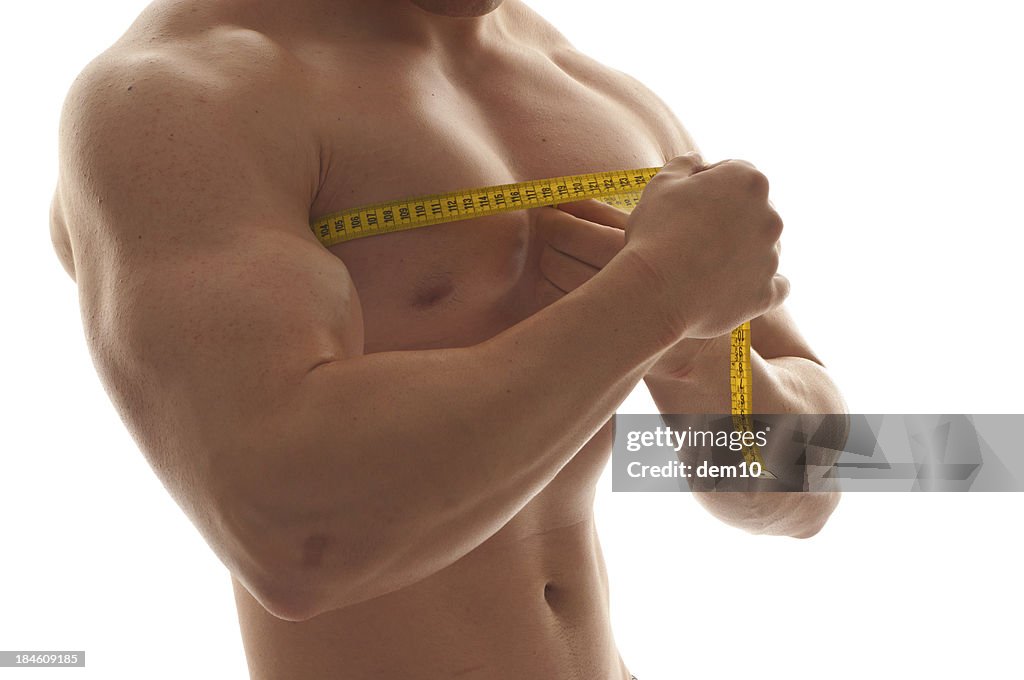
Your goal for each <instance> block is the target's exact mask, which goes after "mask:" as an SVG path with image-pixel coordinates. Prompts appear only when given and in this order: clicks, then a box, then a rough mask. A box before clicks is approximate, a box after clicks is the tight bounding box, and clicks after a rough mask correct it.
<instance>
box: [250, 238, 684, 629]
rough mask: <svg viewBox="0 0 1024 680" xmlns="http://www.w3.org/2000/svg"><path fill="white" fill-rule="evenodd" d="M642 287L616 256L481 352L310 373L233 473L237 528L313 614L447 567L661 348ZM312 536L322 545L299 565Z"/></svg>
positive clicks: (574, 447) (550, 467) (500, 521)
mask: <svg viewBox="0 0 1024 680" xmlns="http://www.w3.org/2000/svg"><path fill="white" fill-rule="evenodd" d="M646 288H647V286H645V285H644V282H643V280H642V279H640V278H638V277H637V274H636V272H634V271H633V270H631V269H630V267H629V266H628V262H627V261H625V259H624V260H621V261H620V260H619V258H616V262H614V263H612V264H611V265H609V267H607V268H606V270H605V271H602V272H601V274H600V275H598V276H595V277H594V278H593V279H592V280H591V281H590V282H588V283H587V284H586V285H585V286H583V287H581V288H579V289H577V290H576V291H574V292H573V293H572V294H571V295H568V296H566V297H564V298H562V299H561V300H559V301H558V302H556V303H555V304H553V305H551V306H550V307H548V308H546V309H544V310H542V311H541V312H539V313H538V314H536V315H534V316H532V317H530V318H528V319H526V320H525V321H523V322H521V323H520V324H518V325H516V326H514V327H512V328H510V329H508V330H507V331H505V332H503V333H501V334H499V335H498V336H496V337H494V338H492V339H491V340H489V341H487V342H485V343H483V344H480V345H477V346H474V347H468V348H461V349H448V350H428V351H407V352H387V353H379V354H372V355H367V356H362V357H357V358H353V359H348V360H342V361H336V362H332V363H328V364H324V365H321V366H319V367H317V368H316V369H314V370H313V371H311V372H310V373H309V374H308V375H307V376H306V378H305V379H304V381H303V383H302V385H301V387H300V389H298V390H297V392H296V396H295V398H294V399H292V400H291V403H290V406H289V408H287V409H285V410H283V411H282V413H281V414H280V417H278V418H276V419H275V420H274V422H273V423H271V424H268V425H267V426H265V427H264V432H266V433H267V434H265V435H263V438H265V439H267V440H268V441H270V442H275V443H276V445H271V446H265V447H261V448H259V449H258V450H257V454H256V459H255V460H254V459H253V457H252V456H247V459H246V464H245V468H244V470H240V471H239V472H240V474H239V475H238V476H237V479H238V482H237V487H236V488H235V491H234V494H235V495H236V498H237V499H239V501H238V502H239V503H240V504H241V505H243V507H242V509H241V510H240V512H243V513H247V521H246V522H245V523H243V526H247V527H249V530H250V531H255V532H256V533H257V534H258V538H259V540H265V541H268V542H269V543H270V544H271V545H272V548H271V549H272V550H273V552H274V554H275V556H276V558H275V559H277V560H278V561H279V568H280V570H281V571H284V572H286V573H292V572H293V573H295V574H306V575H307V578H306V579H304V580H303V582H304V583H308V584H309V585H310V588H312V590H313V592H311V593H307V594H306V596H307V597H311V598H313V599H315V600H316V601H317V603H316V605H315V608H317V609H330V608H336V607H340V606H343V605H345V604H349V603H353V602H355V601H358V600H361V599H368V598H371V597H374V596H377V595H380V594H383V593H385V592H389V591H391V590H394V589H397V588H400V587H402V586H404V585H407V584H409V583H412V582H415V581H417V580H420V579H422V578H425V577H426V576H428V575H430V574H432V573H434V572H436V571H438V570H440V569H442V568H444V567H445V566H447V565H448V564H450V563H452V562H453V561H454V560H456V559H458V558H459V557H461V556H462V555H464V554H465V553H467V552H468V551H470V550H472V549H473V548H475V547H476V546H477V545H479V544H480V543H482V542H483V541H484V540H486V539H487V538H488V537H489V536H491V535H492V534H493V533H494V532H496V531H497V530H498V529H499V528H500V527H501V526H502V525H504V524H505V523H506V522H507V521H508V520H510V519H511V518H512V517H513V516H514V515H515V514H516V513H517V512H518V511H519V510H520V509H521V508H522V507H523V506H524V505H525V504H526V503H527V502H528V501H529V500H530V499H531V498H532V497H533V496H535V495H536V494H537V493H538V492H539V491H540V490H541V489H543V488H544V486H545V485H547V484H548V483H549V482H550V481H551V479H552V478H553V477H554V476H555V475H556V474H557V473H558V471H559V470H560V469H561V468H562V467H563V466H564V465H565V464H566V463H567V462H568V461H569V460H570V459H571V458H572V456H573V455H575V453H576V452H577V451H578V450H579V449H580V448H581V447H582V446H583V445H584V444H585V443H586V442H587V441H588V440H589V439H590V437H591V436H592V435H593V434H594V433H595V432H596V431H597V430H598V429H599V428H600V427H601V426H602V425H603V424H604V423H605V422H606V421H607V420H608V418H609V417H611V415H612V414H613V413H614V410H615V408H616V407H617V406H618V404H619V403H621V401H622V400H623V399H624V398H625V397H626V396H627V395H628V394H629V391H630V390H631V389H632V388H633V387H634V386H635V385H636V383H637V382H638V381H639V380H640V379H641V377H642V375H643V374H644V372H645V370H646V369H647V367H648V366H649V365H650V363H651V362H652V360H653V358H654V357H655V356H656V355H657V354H658V353H659V352H660V351H661V350H662V349H664V347H665V345H666V344H667V343H670V342H671V340H672V339H671V338H670V337H668V334H667V333H666V334H662V335H660V336H659V335H658V334H657V333H651V332H650V330H648V329H651V328H655V327H658V326H659V324H658V323H657V322H652V318H651V311H650V308H651V306H650V304H649V301H648V300H649V298H648V296H649V293H648V290H646ZM268 480H271V483H268ZM246 504H248V505H247V506H246ZM255 538H257V537H254V539H255ZM311 540H312V541H313V542H314V543H318V544H322V545H323V546H324V548H323V550H322V551H321V553H322V554H320V555H319V557H318V560H317V563H316V564H315V565H314V568H312V569H310V568H303V567H302V561H303V554H304V553H303V551H304V548H303V546H304V544H306V542H307V541H311ZM308 566H309V565H306V567H308Z"/></svg>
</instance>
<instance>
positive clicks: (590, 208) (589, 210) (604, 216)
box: [556, 198, 629, 229]
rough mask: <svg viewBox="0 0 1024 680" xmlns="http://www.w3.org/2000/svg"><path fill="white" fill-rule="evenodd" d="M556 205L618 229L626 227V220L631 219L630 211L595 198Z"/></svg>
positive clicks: (588, 219)
mask: <svg viewBox="0 0 1024 680" xmlns="http://www.w3.org/2000/svg"><path fill="white" fill-rule="evenodd" d="M556 207H557V208H558V209H559V210H561V211H563V212H567V213H569V214H570V215H572V216H574V217H578V218H580V219H581V220H587V221H588V222H596V223H597V224H603V225H605V226H608V227H615V228H616V229H625V228H626V221H627V220H628V219H629V213H627V212H624V211H622V210H619V209H618V208H616V207H615V206H612V205H608V204H607V203H604V202H602V201H599V200H596V199H593V198H588V199H587V200H585V201H574V202H572V203H560V204H558V205H557V206H556Z"/></svg>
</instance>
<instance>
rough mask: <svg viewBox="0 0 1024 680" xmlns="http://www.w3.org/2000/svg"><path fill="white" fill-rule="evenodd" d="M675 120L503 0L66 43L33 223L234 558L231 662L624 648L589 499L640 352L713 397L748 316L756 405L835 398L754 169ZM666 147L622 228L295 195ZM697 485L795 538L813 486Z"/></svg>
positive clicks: (172, 4) (175, 11)
mask: <svg viewBox="0 0 1024 680" xmlns="http://www.w3.org/2000/svg"><path fill="white" fill-rule="evenodd" d="M693 149H694V145H693V142H692V141H691V140H690V138H689V137H688V136H687V134H686V132H685V131H684V130H683V128H682V127H681V126H680V125H679V124H678V123H677V121H676V120H675V119H674V117H673V115H672V114H671V113H670V112H669V111H668V110H667V109H666V107H665V106H664V105H663V104H662V103H661V102H660V101H659V100H658V99H657V98H656V97H655V96H654V95H653V94H652V93H650V92H649V91H647V90H646V89H645V88H644V87H643V86H641V85H640V84H639V83H637V82H636V81H634V80H632V79H631V78H629V77H627V76H625V75H623V74H621V73H618V72H616V71H613V70H611V69H608V68H606V67H604V66H602V65H600V64H598V63H595V62H594V61H593V60H591V59H588V58H587V57H586V56H584V55H582V54H580V53H579V52H577V51H575V50H574V49H573V47H572V46H571V45H570V44H569V43H568V42H567V41H566V40H565V38H563V37H562V36H561V35H560V34H559V33H558V32H557V31H556V30H555V29H554V28H552V27H551V26H550V25H548V24H547V23H545V22H544V21H543V20H542V19H541V18H540V17H538V16H537V15H536V14H535V13H533V12H532V11H531V10H529V9H528V8H527V7H526V6H524V5H523V4H522V3H521V2H520V0H505V2H502V0H376V1H369V0H289V1H288V2H285V1H284V0H158V1H157V2H155V3H154V4H153V5H151V6H150V7H149V8H148V9H147V10H146V11H145V12H144V13H143V14H142V16H141V17H140V18H139V19H138V20H137V21H136V22H135V24H134V25H133V26H132V27H131V28H130V29H129V31H128V32H127V34H126V35H125V36H124V37H123V38H121V39H120V40H119V41H118V42H117V43H116V44H115V45H114V46H113V47H112V48H111V49H109V50H108V51H107V52H106V53H104V54H103V55H102V56H100V57H99V58H98V59H96V60H95V61H94V62H93V63H92V64H90V65H89V66H88V67H87V68H86V69H85V71H84V72H83V73H82V75H81V76H80V77H79V78H78V80H77V81H76V82H75V84H74V86H73V88H72V91H71V93H70V95H69V98H68V101H67V104H66V107H65V111H64V116H63V120H62V126H61V169H60V179H59V186H58V189H57V195H56V198H55V200H54V204H53V205H54V208H53V219H52V225H53V239H54V243H55V247H56V249H57V252H58V253H59V255H60V258H61V261H62V262H63V264H64V266H65V268H66V269H67V271H68V272H69V273H70V274H71V276H72V277H73V278H74V279H75V280H76V281H77V283H78V287H79V291H80V298H81V305H82V315H83V322H84V325H85V332H86V337H87V340H88V344H89V346H90V348H91V351H92V353H93V357H94V360H95V363H96V366H97V369H98V371H99V373H100V375H101V376H102V379H103V381H104V384H105V385H106V387H107V389H108V391H109V394H110V396H111V398H112V399H113V401H114V402H115V404H116V406H117V407H118V409H119V411H120V413H121V414H122V416H123V418H124V420H125V422H126V424H127V426H128V427H129V428H130V429H131V432H132V434H133V436H134V437H135V439H136V440H137V442H138V444H139V446H140V448H141V450H142V451H143V452H144V454H145V455H146V456H147V458H148V460H149V462H150V463H151V464H152V466H153V468H154V469H155V471H156V472H157V474H158V475H159V476H160V478H161V479H162V481H163V482H164V484H165V485H166V487H167V488H168V490H169V491H170V492H171V493H172V494H173V496H174V497H175V499H176V500H177V502H178V503H179V504H180V505H181V507H182V508H183V510H184V511H185V512H186V513H187V515H188V516H189V517H190V519H191V520H192V521H193V522H194V524H195V525H196V527H197V528H198V529H199V530H200V531H201V532H202V534H203V536H204V537H205V539H206V540H207V541H208V543H209V544H210V546H211V547H212V548H213V549H214V550H215V551H216V553H217V555H218V556H219V557H220V559H221V560H223V562H224V563H225V565H227V567H228V568H229V569H230V571H231V573H232V576H233V578H234V587H235V594H236V599H237V605H238V611H239V619H240V622H241V627H242V632H243V639H244V642H245V648H246V652H247V657H248V662H249V668H250V672H251V674H252V677H253V678H256V679H258V680H323V679H326V678H331V679H337V680H342V679H344V680H371V679H372V680H380V679H399V678H401V679H403V680H412V679H422V680H440V679H442V678H460V679H462V680H523V679H524V678H531V679H533V678H553V679H554V678H557V679H559V680H569V679H576V680H612V679H615V680H623V679H627V678H629V677H630V673H629V671H628V669H627V666H626V664H625V663H624V662H623V660H622V659H621V658H620V656H619V654H618V652H617V651H616V647H615V643H614V641H613V639H612V634H611V630H610V625H609V618H608V586H607V582H606V574H605V570H604V565H603V561H602V557H601V551H600V548H599V545H598V540H597V535H596V533H595V528H594V522H593V514H592V505H593V500H594V491H595V482H596V481H597V479H598V477H599V475H600V474H601V472H602V470H603V469H604V467H605V465H606V463H607V460H608V456H609V450H610V441H611V439H610V435H611V426H610V424H609V419H610V417H611V416H612V414H613V413H614V411H615V408H616V407H617V406H618V405H619V404H620V403H621V402H622V400H623V399H624V398H625V397H626V396H627V395H628V394H629V392H630V391H631V390H632V389H633V388H634V386H635V385H636V384H637V383H638V382H639V381H640V380H641V379H644V380H646V382H647V384H648V385H649V387H650V389H651V391H652V394H653V396H654V398H655V399H656V401H657V403H658V404H659V407H660V408H661V410H662V411H664V412H681V413H682V412H690V413H696V412H715V413H727V412H728V409H729V386H728V380H727V379H726V378H725V376H727V374H728V373H727V370H728V369H727V361H728V358H727V355H728V352H727V347H728V332H729V330H730V329H731V328H733V327H734V326H736V325H738V324H739V323H741V322H742V321H743V320H746V319H751V318H755V317H756V318H755V319H754V322H753V323H754V325H753V337H754V342H755V352H754V356H753V366H754V380H755V382H754V385H755V390H756V391H755V394H754V399H755V403H756V404H757V405H758V410H759V411H763V412H797V413H828V412H838V411H842V408H843V406H842V400H841V398H840V396H839V395H838V392H837V391H836V389H835V388H834V386H833V385H832V383H831V382H830V381H829V379H828V378H827V376H826V374H825V372H824V369H823V368H822V366H821V365H820V362H818V360H817V359H816V357H815V355H814V354H813V353H812V351H811V349H810V348H809V347H808V346H807V344H806V342H804V340H803V339H802V338H801V336H800V335H799V333H798V332H797V330H796V329H795V327H794V325H793V323H792V321H791V319H790V318H789V317H788V316H787V314H786V313H785V312H784V311H783V308H782V307H781V306H780V304H781V302H782V300H783V298H784V297H785V295H786V293H787V290H788V284H787V283H786V281H785V279H784V278H782V277H780V276H778V275H776V273H775V272H776V267H777V263H778V242H777V241H778V238H779V235H780V233H781V228H782V224H781V221H780V219H779V217H778V215H776V214H775V212H774V210H772V208H771V206H770V204H769V202H768V185H767V181H766V180H765V178H764V177H763V176H762V175H761V174H760V173H759V172H757V171H756V170H755V169H754V168H753V167H752V166H750V165H748V164H745V163H742V162H726V163H721V164H717V165H715V166H713V167H711V168H710V169H706V170H703V171H701V172H698V170H701V169H702V167H703V166H702V161H701V160H700V159H699V157H698V156H696V155H695V154H692V153H689V152H692V151H693ZM688 154H689V155H688ZM666 163H667V166H666V167H665V169H664V170H663V171H662V172H661V173H659V174H658V176H657V177H656V179H655V180H654V181H653V182H652V183H651V184H650V185H649V187H648V188H647V191H646V193H645V195H644V199H643V201H642V202H641V205H640V206H639V207H638V208H637V209H636V211H635V212H634V213H633V215H632V216H630V217H629V218H628V225H627V219H625V217H624V216H623V215H622V214H621V213H619V212H618V211H615V210H612V209H610V208H607V207H606V206H601V205H599V204H593V203H584V204H576V205H573V206H566V207H565V208H564V209H555V208H543V209H534V210H529V211H520V212H516V213H510V214H505V215H501V216H494V217H488V218H478V219H474V220H469V221H465V222H458V223H451V224H444V225H439V226H435V227H429V228H425V229H419V230H413V231H408V232H403V233H398V234H392V235H388V236H380V237H374V238H367V239H363V240H357V241H353V242H349V243H345V244H341V245H337V246H334V247H332V248H330V249H326V248H324V247H323V246H322V245H321V244H320V243H319V242H318V241H317V239H316V238H315V236H314V235H313V234H312V232H311V231H310V229H309V226H308V225H309V223H310V220H311V219H312V218H315V217H318V216H320V215H323V214H326V213H330V212H334V211H337V210H341V209H344V208H348V207H354V206H357V205H363V204H366V203H372V202H375V201H381V200H387V199H393V198H401V197H408V196H416V195H422V194H429V193H434V192H440V191H446V190H451V189H457V188H464V187H475V186H486V185H492V184H499V183H505V182H512V181H519V180H523V179H531V178H541V177H550V176H557V175H563V174H575V173H583V172H590V171H602V170H610V169H618V168H631V167H645V166H661V165H663V164H666ZM627 226H628V228H627V229H626V230H625V232H623V230H622V228H623V227H627ZM727 273H728V275H727ZM770 462H771V461H769V466H770ZM701 500H702V502H703V503H704V504H705V505H706V506H707V507H708V508H709V510H710V511H711V512H712V513H714V514H715V515H716V516H718V517H719V518H721V519H723V520H724V521H727V522H730V523H732V524H734V525H736V526H739V527H742V528H745V529H747V530H749V531H755V532H761V533H774V534H782V535H790V536H799V537H806V536H811V535H813V534H814V533H816V532H817V531H818V530H819V529H820V528H821V526H822V525H823V523H824V522H825V521H826V519H827V517H828V516H829V514H830V513H831V511H832V509H833V508H834V506H835V503H836V502H837V495H836V494H834V493H761V494H758V493H720V494H704V495H702V496H701ZM644 680H646V679H644ZM652 680H653V679H652Z"/></svg>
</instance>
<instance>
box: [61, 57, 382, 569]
mask: <svg viewBox="0 0 1024 680" xmlns="http://www.w3.org/2000/svg"><path fill="white" fill-rule="evenodd" d="M218 68H219V66H218ZM264 88H265V89H266V90H267V91H264ZM295 99H296V98H295V97H289V96H288V95H287V93H285V92H280V91H278V90H276V89H275V88H274V87H272V86H271V85H267V84H264V83H263V82H262V81H261V80H260V78H256V79H254V80H250V81H244V85H242V84H241V83H240V81H239V80H238V79H235V78H232V77H230V76H226V75H224V74H223V73H222V72H213V71H211V70H210V69H206V68H204V67H203V66H202V65H201V64H198V63H195V62H192V61H190V60H189V59H188V58H179V57H178V56H175V55H167V54H161V53H146V54H136V55H128V56H124V57H119V58H117V59H112V58H109V57H108V58H105V60H104V61H103V62H101V63H94V64H93V65H92V66H90V67H89V68H88V69H87V70H86V72H85V73H84V74H83V75H82V76H81V77H80V78H79V80H78V81H76V84H75V85H74V86H73V89H72V92H71V94H70V95H69V98H68V101H67V103H66V105H65V111H64V115H63V118H62V130H61V180H60V183H61V185H60V197H61V202H62V206H63V208H64V213H65V216H66V220H67V225H68V229H69V231H70V233H71V234H72V238H73V241H74V252H75V261H76V269H77V278H78V285H79V295H80V301H81V306H82V318H83V323H84V326H85V333H86V338H87V342H88V344H89V348H90V350H91V352H92V355H93V359H94V362H95V364H96V367H97V370H98V372H99V374H100V376H101V378H102V380H103V382H104V385H105V387H106V389H107V391H108V393H109V394H110V396H111V398H112V400H113V401H114V403H115V405H116V406H117V407H118V410H119V412H120V414H121V416H122V418H123V419H124V421H125V423H126V424H127V425H128V427H129V429H130V430H131V431H132V433H133V435H134V437H135V439H136V441H137V442H138V444H139V446H140V448H141V449H142V451H143V452H144V453H145V454H146V456H147V458H148V459H149V460H150V462H151V464H152V465H153V468H154V470H155V471H156V472H157V473H158V475H159V476H160V477H161V479H162V481H163V482H164V484H165V486H166V487H167V488H168V490H169V491H170V492H171V493H172V494H173V495H174V496H175V498H176V500H177V501H178V502H179V504H180V505H181V506H182V507H183V509H184V510H185V511H186V512H187V513H188V514H189V515H190V517H191V519H192V520H193V521H194V522H195V523H196V525H197V526H198V528H199V529H200V530H201V531H202V532H203V533H204V535H205V536H206V538H207V540H208V541H209V542H210V544H211V546H212V547H213V548H214V549H215V550H216V551H217V552H218V554H219V555H220V556H221V558H222V559H224V561H225V562H226V563H227V564H228V565H229V566H230V567H232V568H233V570H237V571H242V572H246V571H247V570H253V571H255V570H257V569H258V567H254V566H253V563H254V562H255V561H256V560H257V559H258V558H256V557H254V556H253V555H250V554H246V550H247V549H248V548H247V547H244V546H239V545H237V541H236V540H235V537H233V536H232V535H231V532H230V530H229V529H227V528H226V527H227V525H228V524H229V523H228V522H226V521H225V518H224V516H223V509H222V508H220V507H219V506H218V503H219V502H220V501H219V495H218V493H217V488H218V486H219V485H220V484H221V480H218V478H217V474H218V473H215V472H214V470H223V469H224V466H223V465H219V464H217V463H218V459H224V458H235V459H238V460H244V459H245V457H246V455H247V451H250V450H252V449H253V447H256V446H257V445H259V444H260V443H261V442H263V441H265V439H266V437H267V432H266V431H265V428H266V427H267V423H269V422H271V421H272V420H273V417H274V415H275V414H276V413H278V412H279V411H281V410H283V409H282V407H283V406H284V405H286V404H287V403H288V400H289V399H290V397H291V395H292V394H294V390H295V389H296V388H297V386H298V385H299V383H300V382H301V379H302V378H303V376H304V375H305V374H306V373H307V372H308V371H309V370H310V369H311V368H312V367H314V366H315V365H316V364H318V363H321V362H323V361H327V360H335V359H341V358H345V357H347V356H354V355H358V354H361V352H362V321H361V316H360V310H359V304H358V299H357V297H356V294H355V291H354V290H353V287H352V284H351V281H350V279H349V277H348V273H347V271H346V269H345V267H344V265H343V264H342V263H341V261H340V260H338V259H337V258H336V257H334V256H333V255H331V254H330V253H329V252H328V251H327V250H326V249H324V248H323V247H322V246H321V245H320V243H319V242H318V241H317V240H316V238H315V236H314V235H313V234H312V233H311V232H310V230H309V226H308V217H309V215H308V211H309V200H310V199H309V194H310V183H311V181H314V180H315V177H316V168H315V167H310V165H311V161H310V158H311V157H312V158H317V157H318V156H317V154H316V153H315V152H314V153H310V151H311V149H310V147H311V144H310V143H309V142H308V141H307V140H305V139H302V138H300V137H298V136H297V135H296V134H295V133H293V132H292V131H294V130H296V129H297V128H301V127H302V126H301V125H300V124H298V118H297V116H300V115H301V112H297V111H295V110H293V109H291V108H289V107H291V106H293V104H290V103H289V102H291V101H294V100H295ZM311 178H312V179H311Z"/></svg>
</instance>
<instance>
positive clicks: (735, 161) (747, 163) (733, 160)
mask: <svg viewBox="0 0 1024 680" xmlns="http://www.w3.org/2000/svg"><path fill="white" fill-rule="evenodd" d="M723 165H733V166H736V165H745V166H747V167H748V168H750V169H751V170H757V166H755V165H754V164H753V163H751V162H750V161H745V160H742V159H740V158H726V159H725V160H722V161H718V162H717V163H712V164H711V165H706V166H704V170H712V169H714V168H718V167H721V166H723Z"/></svg>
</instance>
